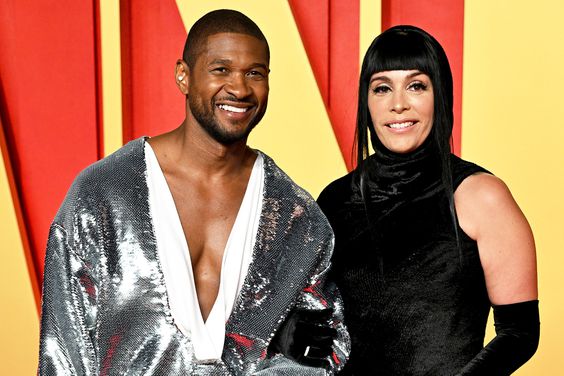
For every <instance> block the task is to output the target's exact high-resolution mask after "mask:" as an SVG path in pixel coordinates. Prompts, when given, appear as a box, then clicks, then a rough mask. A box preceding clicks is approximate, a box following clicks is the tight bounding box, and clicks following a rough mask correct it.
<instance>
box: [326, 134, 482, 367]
mask: <svg viewBox="0 0 564 376" xmlns="http://www.w3.org/2000/svg"><path fill="white" fill-rule="evenodd" d="M379 149H384V148H379ZM366 163H367V172H366V174H365V176H364V178H363V180H364V182H365V183H364V184H365V185H364V186H365V189H364V190H363V193H364V196H365V197H366V198H367V200H366V201H367V205H366V207H365V203H364V201H363V199H362V195H361V192H360V189H359V186H360V176H359V174H357V173H355V172H352V173H349V174H348V175H346V176H344V177H342V178H340V179H338V180H336V181H334V182H333V183H331V184H330V185H329V186H328V187H327V188H325V190H324V191H323V192H322V193H321V195H320V196H319V199H318V203H319V205H320V206H321V209H322V210H323V212H324V213H325V214H326V216H327V218H328V219H329V222H330V223H331V226H332V227H333V230H334V231H335V238H336V244H335V252H334V256H333V266H332V278H333V279H334V280H335V281H336V283H337V285H338V287H339V289H340V291H341V294H342V296H343V300H344V308H345V323H346V325H347V327H348V329H349V332H350V334H351V339H352V352H351V357H350V359H349V362H348V363H347V365H346V367H345V369H344V371H343V372H342V374H343V375H433V376H438V375H454V374H456V373H457V371H459V370H460V369H461V368H462V367H463V366H464V365H465V364H466V363H467V362H468V361H470V360H471V359H472V358H473V357H474V356H475V355H476V354H477V353H478V352H480V350H482V347H483V340H484V331H485V327H486V321H487V316H488V312H489V307H490V303H489V300H488V296H487V291H486V286H485V281H484V275H483V270H482V267H481V264H480V259H479V255H478V249H477V246H476V242H475V241H473V240H472V239H470V238H469V237H468V236H467V235H466V234H465V233H464V232H463V231H462V229H461V228H460V227H459V226H457V232H458V241H457V232H456V231H455V226H454V224H453V216H452V213H451V211H450V206H449V202H448V198H447V195H446V194H445V191H444V189H443V186H442V180H441V168H440V162H439V159H438V158H437V156H436V153H434V152H433V148H432V146H431V144H430V143H429V142H426V143H425V144H424V145H423V146H422V147H420V148H419V149H418V150H416V151H415V152H413V153H410V154H407V155H403V154H395V153H392V152H389V151H387V150H385V149H384V150H379V151H377V152H376V153H375V154H374V155H372V156H371V157H370V158H369V159H368V160H367V161H366ZM451 165H452V166H451V167H452V168H451V170H452V179H453V185H454V189H456V187H457V186H458V185H459V184H460V183H461V182H462V181H463V180H464V179H465V178H466V177H468V176H469V175H471V174H474V173H477V172H485V170H484V169H482V168H481V167H479V166H477V165H475V164H472V163H469V162H466V161H463V160H461V159H460V158H458V157H456V156H454V155H452V156H451Z"/></svg>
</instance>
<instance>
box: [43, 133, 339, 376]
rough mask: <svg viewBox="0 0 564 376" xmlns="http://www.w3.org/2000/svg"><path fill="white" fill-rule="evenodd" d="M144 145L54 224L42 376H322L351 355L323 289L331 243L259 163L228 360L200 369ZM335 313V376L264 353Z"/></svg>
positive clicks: (101, 164)
mask: <svg viewBox="0 0 564 376" xmlns="http://www.w3.org/2000/svg"><path fill="white" fill-rule="evenodd" d="M144 142H145V141H144V139H143V138H141V139H138V140H135V141H132V142H130V143H129V144H127V145H125V146H124V147H122V148H121V149H120V150H118V151H117V152H116V153H114V154H112V155H111V156H109V157H107V158H105V159H102V160H101V161H98V162H97V163H95V164H93V165H91V166H90V167H88V168H86V169H85V170H84V171H83V172H82V173H81V174H80V175H79V176H78V177H77V178H76V180H75V181H74V183H73V184H72V186H71V188H70V190H69V192H68V193H67V196H66V198H65V200H64V202H63V204H62V206H61V208H60V209H59V212H58V213H57V216H56V217H55V220H54V221H53V224H52V226H51V229H50V234H49V240H48V245H47V254H46V257H45V278H44V284H43V302H42V316H41V339H40V359H39V374H40V375H227V374H232V375H255V374H256V375H325V374H327V373H333V372H335V371H336V370H338V369H340V368H341V367H342V366H343V364H344V362H345V360H346V357H347V355H348V353H349V350H350V343H349V337H348V334H347V332H346V330H345V328H344V325H343V324H342V322H341V319H342V305H341V302H340V299H339V297H338V293H337V292H336V291H335V290H334V289H333V288H332V287H331V286H329V285H328V284H326V281H325V277H326V274H327V268H328V267H329V260H330V256H331V252H332V249H333V233H332V231H331V228H330V226H329V224H328V222H327V220H326V219H325V217H324V216H323V214H322V213H321V211H320V210H319V208H318V206H317V204H316V203H315V202H314V200H313V199H312V198H311V197H310V196H309V194H307V193H306V192H305V191H303V190H302V189H301V188H299V187H298V186H297V185H296V184H294V183H293V182H292V181H291V180H290V178H288V176H287V175H286V174H285V173H284V172H282V170H280V169H279V168H278V167H277V166H276V164H275V163H274V162H273V160H272V159H270V158H269V157H267V156H266V155H263V157H264V169H265V188H264V199H263V207H262V212H261V216H260V224H259V229H258V233H257V239H256V244H255V247H254V250H253V260H252V263H251V265H250V267H249V271H248V274H247V276H246V279H245V283H244V285H243V287H242V290H241V292H240V294H239V296H238V298H237V301H236V302H235V306H234V308H233V312H232V313H231V316H230V317H229V320H228V322H227V324H226V337H225V346H224V350H223V355H222V360H219V361H215V362H211V363H210V362H208V363H206V362H199V361H196V360H195V358H194V355H193V348H192V344H191V342H190V338H189V337H187V336H185V335H184V334H182V333H181V332H180V330H179V329H178V328H177V327H176V326H175V323H174V321H173V318H172V316H171V311H170V307H169V304H168V297H167V291H166V287H165V283H164V277H163V273H162V269H161V266H160V263H159V260H158V257H157V250H156V242H155V235H154V230H153V224H152V219H151V216H150V214H149V203H148V189H147V183H146V165H145V157H144ZM326 306H332V307H333V308H334V309H335V317H334V320H333V322H334V325H335V327H336V328H337V332H338V338H337V339H336V340H335V341H334V354H333V356H332V357H331V366H332V369H331V370H330V371H329V372H326V371H324V370H321V369H315V368H309V367H304V366H300V365H298V364H297V363H295V362H292V361H291V360H289V359H287V358H285V357H283V356H282V355H281V354H273V353H271V352H270V351H269V350H268V345H269V343H270V340H271V338H272V337H273V335H274V332H275V331H276V329H277V328H278V327H279V326H280V324H281V322H283V321H284V319H285V317H286V316H287V314H288V312H289V311H290V310H291V309H292V308H294V307H299V308H307V309H312V310H315V309H322V308H324V307H326Z"/></svg>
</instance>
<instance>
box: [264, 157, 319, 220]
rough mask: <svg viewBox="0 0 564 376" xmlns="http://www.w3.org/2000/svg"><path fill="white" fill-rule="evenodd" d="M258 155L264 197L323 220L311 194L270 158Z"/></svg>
mask: <svg viewBox="0 0 564 376" xmlns="http://www.w3.org/2000/svg"><path fill="white" fill-rule="evenodd" d="M260 153H261V154H262V156H263V160H264V171H265V175H266V185H265V197H267V198H278V199H280V201H282V202H291V203H292V204H293V205H294V206H296V207H297V206H300V207H302V208H303V209H305V211H306V213H307V214H308V215H309V216H313V217H318V216H322V217H323V218H325V217H324V216H323V213H322V212H321V210H320V209H319V206H318V205H317V203H316V202H315V199H314V198H313V197H312V196H311V194H310V193H309V192H308V191H306V190H305V189H304V188H302V187H301V186H300V185H298V184H297V183H296V182H295V181H294V180H293V179H292V178H291V177H290V176H288V174H287V173H286V172H284V170H282V169H281V168H280V167H279V166H278V165H277V164H276V162H275V161H274V160H273V159H272V158H271V157H269V156H268V155H266V154H264V153H262V152H260Z"/></svg>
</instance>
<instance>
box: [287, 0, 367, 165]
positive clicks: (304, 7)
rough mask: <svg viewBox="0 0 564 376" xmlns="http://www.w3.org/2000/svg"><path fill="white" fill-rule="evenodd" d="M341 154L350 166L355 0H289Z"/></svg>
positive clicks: (353, 121) (356, 36) (356, 30)
mask: <svg viewBox="0 0 564 376" xmlns="http://www.w3.org/2000/svg"><path fill="white" fill-rule="evenodd" d="M289 3H290V7H291V8H292V13H293V15H294V19H295V20H296V24H297V26H298V30H299V31H300V36H301V38H302V41H303V44H304V47H305V49H306V52H307V55H308V59H309V61H310V64H311V66H312V69H313V72H314V75H315V79H316V80H317V85H318V87H319V91H320V92H321V97H322V98H323V101H324V103H325V108H326V109H327V113H328V114H329V118H330V120H331V125H332V126H333V131H334V132H335V137H336V138H337V142H338V144H339V148H340V150H341V154H342V155H343V159H344V160H345V163H346V165H347V168H348V169H349V170H351V169H352V168H353V166H354V158H352V146H353V141H354V129H355V124H356V107H357V98H358V97H357V91H358V74H359V67H358V64H359V12H360V4H359V1H358V0H353V1H351V0H327V1H313V2H312V1H300V0H289Z"/></svg>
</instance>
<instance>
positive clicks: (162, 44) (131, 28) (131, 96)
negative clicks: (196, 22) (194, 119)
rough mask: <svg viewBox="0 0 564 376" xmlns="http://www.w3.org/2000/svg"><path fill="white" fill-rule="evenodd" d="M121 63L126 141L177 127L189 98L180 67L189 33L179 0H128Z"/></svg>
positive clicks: (124, 4)
mask: <svg viewBox="0 0 564 376" xmlns="http://www.w3.org/2000/svg"><path fill="white" fill-rule="evenodd" d="M120 11H121V34H122V35H121V43H122V44H121V46H122V47H121V59H122V90H123V102H122V103H123V138H124V142H127V141H130V140H131V139H134V138H137V137H140V136H143V135H147V136H154V135H157V134H159V133H164V132H167V131H169V130H172V129H173V128H176V127H177V126H178V125H180V123H181V122H182V120H183V119H184V115H185V111H184V106H182V105H178V104H179V103H184V97H183V96H182V94H181V93H180V92H179V91H178V89H177V88H176V84H175V80H174V66H175V63H176V60H177V59H179V58H182V46H184V41H185V39H186V30H185V28H184V24H183V23H182V19H181V18H180V13H179V11H178V8H177V6H176V2H175V1H174V0H122V1H121V2H120Z"/></svg>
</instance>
